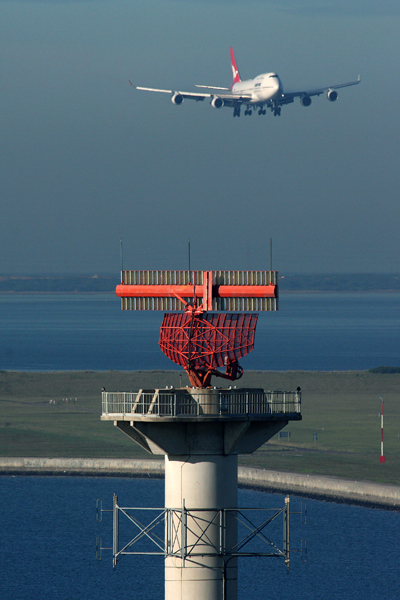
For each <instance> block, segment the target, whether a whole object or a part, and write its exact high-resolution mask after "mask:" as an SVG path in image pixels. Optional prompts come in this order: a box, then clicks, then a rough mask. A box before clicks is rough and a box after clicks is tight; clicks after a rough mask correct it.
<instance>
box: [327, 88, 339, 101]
mask: <svg viewBox="0 0 400 600" xmlns="http://www.w3.org/2000/svg"><path fill="white" fill-rule="evenodd" d="M326 95H327V98H328V100H329V101H330V102H335V100H337V99H338V93H337V91H336V90H328V91H327V92H326Z"/></svg>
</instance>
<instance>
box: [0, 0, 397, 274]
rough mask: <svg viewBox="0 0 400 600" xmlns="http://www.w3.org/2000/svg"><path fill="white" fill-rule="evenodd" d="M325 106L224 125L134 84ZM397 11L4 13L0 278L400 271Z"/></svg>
mask: <svg viewBox="0 0 400 600" xmlns="http://www.w3.org/2000/svg"><path fill="white" fill-rule="evenodd" d="M230 46H233V48H234V50H235V56H236V60H237V64H238V67H239V71H240V74H241V77H242V79H246V78H252V77H255V76H256V75H258V74H260V73H263V72H268V71H275V72H277V73H278V74H279V76H280V78H281V80H282V81H283V85H284V87H286V88H287V89H292V90H293V89H298V88H304V87H311V88H312V87H320V86H321V87H322V86H329V85H334V84H336V83H341V82H346V81H351V80H354V79H356V78H357V76H358V75H359V74H360V75H361V84H360V85H358V86H354V87H350V88H346V89H343V90H339V99H338V101H337V102H334V103H331V102H328V101H327V98H326V97H325V96H320V97H317V98H315V99H314V100H313V103H312V105H311V106H310V107H308V108H305V107H302V106H301V105H300V103H299V102H298V101H296V102H295V103H294V104H292V105H289V106H286V107H283V109H282V116H281V117H276V118H274V116H273V115H272V113H271V112H269V111H268V113H267V115H266V116H258V115H257V114H254V113H253V115H252V116H251V117H244V116H243V114H242V117H241V118H240V119H237V118H235V119H233V117H232V112H233V111H232V109H227V108H223V109H221V110H215V109H213V108H212V107H211V106H210V105H209V104H208V102H202V103H195V102H190V101H185V102H184V103H183V104H182V105H181V106H174V105H173V104H172V103H171V101H170V98H169V96H168V95H164V94H152V93H147V92H139V91H137V90H135V89H134V88H132V87H131V86H130V85H129V80H131V81H132V82H133V83H135V84H136V85H142V86H150V87H160V88H167V89H183V90H188V91H191V90H193V89H194V88H193V86H194V84H205V85H217V86H229V85H230V84H231V67H230V60H229V47H230ZM399 50H400V4H399V3H398V1H397V0H396V1H394V0H381V1H380V2H376V1H375V0H365V1H364V2H362V3H361V2H359V0H324V1H322V0H304V1H301V0H280V1H278V0H275V1H274V0H270V1H268V0H262V1H261V0H259V1H254V0H253V1H252V0H250V1H246V2H241V1H234V0H233V1H232V0H230V1H227V0H217V1H216V0H214V1H204V0H144V1H142V0H138V1H135V0H130V1H126V0H112V1H109V0H103V1H101V0H86V1H85V0H80V1H73V0H70V1H67V0H64V1H62V0H59V1H52V0H47V1H35V0H25V1H23V0H0V57H1V58H0V82H1V83H0V86H1V88H0V89H1V102H0V107H1V109H0V127H1V131H0V152H1V162H0V172H1V176H0V191H1V207H2V209H1V219H0V275H7V274H8V275H22V274H26V275H29V274H31V275H32V274H39V275H40V274H60V273H87V274H92V273H93V274H102V273H113V272H115V273H118V272H119V269H120V265H121V260H120V240H121V239H122V240H123V256H124V265H123V266H124V268H126V269H171V270H175V269H186V268H187V267H188V252H187V248H188V239H190V245H191V267H192V268H193V269H200V270H203V269H235V270H236V269H246V270H247V269H249V270H252V269H269V267H270V240H271V239H272V248H273V252H272V264H273V268H274V269H276V270H278V271H279V272H280V273H281V274H285V273H352V272H363V273H376V272H384V273H399V272H400V264H399V254H400V253H399V250H400V235H399V231H400V227H399V221H400V205H399V201H398V190H399V184H400V168H399V148H400V147H399V139H400V135H399V134H400V131H399V130H400V120H399V108H398V104H399V98H400V82H399V55H400V53H399Z"/></svg>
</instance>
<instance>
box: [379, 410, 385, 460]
mask: <svg viewBox="0 0 400 600" xmlns="http://www.w3.org/2000/svg"><path fill="white" fill-rule="evenodd" d="M381 401H382V402H381V456H380V458H379V461H380V462H381V463H384V462H385V456H384V454H383V398H381Z"/></svg>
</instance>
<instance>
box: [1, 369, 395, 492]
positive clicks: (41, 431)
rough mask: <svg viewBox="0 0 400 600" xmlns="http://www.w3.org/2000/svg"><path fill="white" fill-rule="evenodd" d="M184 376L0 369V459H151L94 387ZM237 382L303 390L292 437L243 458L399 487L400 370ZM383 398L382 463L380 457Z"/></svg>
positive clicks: (259, 376) (158, 382)
mask: <svg viewBox="0 0 400 600" xmlns="http://www.w3.org/2000/svg"><path fill="white" fill-rule="evenodd" d="M181 382H182V384H183V385H187V383H188V382H187V378H186V375H185V374H184V373H183V372H182V373H181V374H180V373H179V372H176V371H165V372H160V371H154V372H151V371H146V372H132V373H127V372H115V371H111V372H104V373H98V372H86V371H82V372H75V373H73V372H60V373H18V372H0V411H1V412H0V456H27V457H30V456H32V457H66V458H69V457H88V458H96V457H104V458H130V457H132V458H139V457H148V455H147V454H146V453H145V452H144V451H142V450H141V449H140V448H139V446H137V445H136V444H134V443H133V442H132V441H130V440H129V438H127V437H126V436H124V435H123V434H122V433H121V432H119V431H118V430H117V429H116V428H115V427H114V426H113V424H112V423H109V422H101V421H100V414H101V388H102V387H103V386H104V387H106V389H107V390H108V391H131V390H133V391H135V390H138V389H139V388H142V387H143V388H156V387H165V386H166V385H172V386H176V387H178V386H180V384H181ZM238 383H240V386H241V387H262V388H264V389H267V390H287V391H290V390H295V389H296V388H297V386H300V387H301V389H302V394H303V395H302V415H303V420H302V421H301V422H292V423H289V424H288V426H287V427H286V429H285V430H284V431H289V432H290V438H289V439H286V438H277V437H274V438H272V440H270V442H268V443H267V444H264V446H262V447H261V448H260V449H259V450H258V451H257V452H256V453H255V454H253V455H252V456H242V457H240V458H239V460H240V463H241V464H244V465H248V466H254V467H261V468H267V469H277V470H282V471H293V472H299V473H310V474H323V475H336V476H339V477H346V478H350V479H357V480H371V481H379V482H385V483H395V484H398V485H400V374H398V373H394V374H375V373H374V374H372V373H367V372H332V373H318V372H286V373H273V372H256V371H253V372H251V371H250V372H247V373H245V375H244V376H243V378H242V379H241V381H240V382H238ZM238 387H239V386H238ZM380 397H383V399H384V410H385V416H384V419H385V421H384V427H385V429H384V435H385V439H384V453H385V456H386V462H385V464H381V463H380V462H379V455H380V439H381V430H380ZM66 399H68V401H66ZM50 401H51V402H50ZM314 433H315V434H317V435H316V437H317V439H316V440H315V439H314V438H315V436H314Z"/></svg>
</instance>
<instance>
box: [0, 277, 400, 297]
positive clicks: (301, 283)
mask: <svg viewBox="0 0 400 600" xmlns="http://www.w3.org/2000/svg"><path fill="white" fill-rule="evenodd" d="M118 283H120V279H119V275H48V276H26V277H24V276H11V275H3V276H0V293H1V292H15V293H17V292H27V293H28V292H70V293H71V292H112V291H114V290H115V286H116V285H118ZM279 289H280V291H281V292H283V293H284V292H387V291H392V292H400V274H399V275H384V274H365V273H361V274H360V273H356V274H354V275H352V274H348V273H346V274H342V275H341V274H337V273H335V274H333V275H329V274H327V275H321V274H319V275H298V274H285V273H282V274H281V273H280V275H279Z"/></svg>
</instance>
